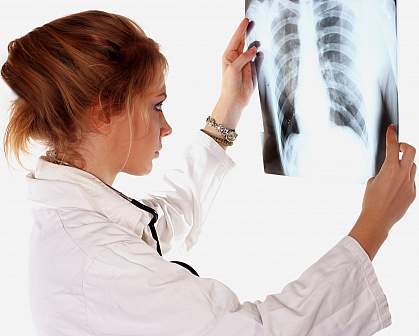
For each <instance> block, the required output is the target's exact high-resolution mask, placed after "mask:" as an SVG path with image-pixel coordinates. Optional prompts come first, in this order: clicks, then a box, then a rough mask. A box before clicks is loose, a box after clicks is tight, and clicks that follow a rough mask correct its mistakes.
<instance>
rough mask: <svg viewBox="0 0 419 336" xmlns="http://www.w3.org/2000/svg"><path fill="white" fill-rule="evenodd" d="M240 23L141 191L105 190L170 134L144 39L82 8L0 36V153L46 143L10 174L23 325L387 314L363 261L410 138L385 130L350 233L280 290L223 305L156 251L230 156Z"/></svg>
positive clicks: (312, 329) (362, 320)
mask: <svg viewBox="0 0 419 336" xmlns="http://www.w3.org/2000/svg"><path fill="white" fill-rule="evenodd" d="M248 23H249V22H248V20H247V19H243V21H242V22H241V23H240V25H239V26H238V28H237V30H236V32H235V33H234V34H233V36H232V38H231V41H230V43H229V44H228V47H227V49H226V51H225V53H224V55H223V57H222V70H223V77H222V93H221V95H220V97H219V100H218V102H217V104H216V106H215V108H214V110H213V111H212V115H211V116H210V117H211V118H208V120H207V123H206V125H205V126H204V128H203V129H202V130H198V129H197V130H196V131H193V132H194V134H193V141H191V144H190V145H189V146H188V147H187V149H186V150H185V151H184V152H183V153H182V163H183V165H182V168H181V169H174V170H171V171H168V172H167V174H166V175H165V177H164V183H165V185H166V187H167V188H166V189H164V190H163V191H161V192H155V193H150V194H147V197H144V199H141V201H139V200H135V199H133V198H130V197H128V196H127V195H124V194H123V193H122V192H120V191H118V190H115V189H114V188H113V187H112V186H111V185H112V183H113V181H114V179H115V177H116V175H117V174H118V173H120V172H125V173H128V174H131V175H145V174H148V173H149V172H150V171H151V169H152V160H153V159H155V158H156V157H158V152H159V150H160V149H162V139H163V137H165V136H167V135H169V134H170V133H171V127H170V126H169V124H168V123H167V121H166V119H165V116H164V113H163V111H162V103H163V101H164V99H165V98H166V92H165V91H166V90H165V82H164V78H165V73H166V68H167V62H166V59H165V57H164V56H163V55H162V54H161V53H160V52H159V46H158V44H157V43H155V42H154V41H153V40H152V39H150V38H148V37H147V36H146V35H145V33H144V32H143V31H142V30H141V28H140V27H139V26H138V25H137V24H136V23H134V22H133V21H131V20H130V19H128V18H126V17H124V16H121V15H117V14H112V13H106V12H101V11H94V10H92V11H86V12H81V13H76V14H72V15H69V16H66V17H62V18H59V19H57V20H54V21H52V22H49V23H47V24H45V25H43V26H42V27H38V28H36V29H34V30H33V31H31V32H29V33H28V34H27V35H25V36H23V37H21V38H18V39H16V40H14V41H12V42H10V44H9V48H8V51H9V54H8V59H7V61H6V62H5V64H4V65H3V66H2V69H1V75H2V77H3V79H4V80H5V82H6V83H7V84H8V85H9V87H10V88H11V89H12V90H13V92H15V93H16V95H17V98H16V100H15V101H14V102H13V105H12V109H11V115H10V120H9V124H8V127H7V130H6V134H5V140H4V146H5V151H6V156H8V155H9V154H10V152H13V153H14V154H15V156H16V157H17V158H18V160H19V151H21V150H25V151H27V149H26V148H27V147H26V144H27V141H28V140H29V139H30V138H31V139H34V140H36V141H39V142H40V143H42V144H44V145H46V146H47V148H49V150H48V151H47V152H46V155H43V156H40V157H39V158H38V161H37V165H36V167H35V169H33V170H31V172H30V173H29V174H28V175H27V176H26V179H27V182H28V198H29V200H30V201H31V202H32V206H33V217H34V221H33V230H32V236H31V251H30V286H31V287H30V299H31V301H30V302H31V309H32V313H33V322H34V326H35V327H36V329H37V330H38V332H39V335H51V336H52V335H54V336H58V335H79V336H81V335H147V336H153V335H156V336H157V335H158V336H164V335H170V336H173V335H230V336H231V335H240V336H250V335H253V336H259V335H260V336H261V335H284V336H301V335H312V336H320V335H321V336H325V335H336V336H338V335H339V336H343V335H357V336H367V335H372V334H373V333H375V332H377V331H378V330H381V329H383V328H385V327H387V326H388V325H390V323H391V317H390V312H389V308H388V304H387V300H386V296H385V294H384V293H383V290H382V288H381V287H380V284H379V282H378V280H377V277H376V274H375V272H374V269H373V266H372V263H371V261H372V259H373V258H374V256H375V254H376V253H377V251H378V249H379V248H380V246H381V245H382V244H383V242H384V241H385V239H386V238H387V236H388V233H389V231H390V229H391V227H392V226H393V224H395V223H396V222H397V221H398V220H399V219H400V218H401V217H402V216H403V215H404V213H405V212H406V210H407V208H408V207H409V205H410V204H411V203H412V201H413V200H414V198H415V193H416V186H415V182H414V180H415V174H416V165H415V163H414V162H413V161H414V156H415V148H413V147H412V146H410V145H408V144H406V143H400V144H399V143H398V142H397V136H396V131H395V129H394V128H392V127H390V128H388V130H387V152H386V159H385V162H384V164H383V166H382V169H381V171H380V172H379V174H378V175H377V176H376V177H375V178H371V179H370V180H369V181H368V184H367V186H366V190H365V196H364V200H363V204H362V211H361V213H360V216H359V218H358V220H357V222H356V223H355V225H354V226H353V228H352V229H351V230H350V232H349V233H348V235H347V236H345V237H343V238H342V239H341V240H340V241H339V242H337V244H336V245H335V246H333V247H332V248H331V249H330V250H329V251H328V252H327V253H326V254H325V255H324V256H322V257H321V258H320V259H319V260H318V261H317V262H315V263H314V264H313V265H312V266H311V267H309V268H308V269H307V270H305V271H304V272H303V273H302V274H301V276H300V277H299V278H298V279H297V280H295V281H293V282H291V283H289V284H288V285H287V286H286V287H285V288H284V289H283V291H282V292H281V293H276V294H270V295H268V296H267V297H266V299H265V300H264V301H259V300H258V301H255V302H239V300H238V298H237V296H236V295H235V293H234V292H233V291H232V290H231V289H230V288H228V287H227V286H225V285H224V284H222V283H220V282H219V281H217V280H214V279H210V278H201V277H199V276H198V274H197V273H196V272H195V270H194V269H193V267H191V266H189V265H186V264H184V263H182V262H180V261H174V262H170V261H167V260H165V259H164V258H163V257H162V255H163V254H164V253H167V252H168V251H169V250H170V248H171V246H172V244H173V242H174V240H175V239H176V240H179V241H184V243H185V244H186V246H187V247H189V248H190V247H191V246H192V245H193V244H194V242H195V241H196V239H197V236H198V234H199V231H200V228H201V226H202V224H203V222H204V220H205V218H206V215H207V213H208V211H209V209H210V206H211V202H212V199H213V197H212V196H214V195H215V194H216V192H217V190H218V189H219V187H220V184H221V182H222V180H223V177H224V175H225V174H226V173H227V172H228V171H229V170H230V169H231V168H232V167H233V166H234V164H235V163H234V162H233V161H232V159H231V158H230V157H229V156H228V155H227V154H226V151H225V150H226V148H227V146H229V145H231V144H232V143H233V141H234V138H235V135H234V133H233V130H234V129H235V128H236V126H237V124H238V121H239V119H240V115H241V113H242V111H243V109H244V108H245V107H246V105H247V103H248V101H249V99H250V97H251V95H252V92H253V91H254V84H255V82H254V78H255V77H254V74H255V73H254V65H253V62H252V59H253V58H254V56H255V54H256V50H255V49H254V48H251V49H248V50H246V51H244V50H243V49H244V44H245V34H246V28H247V26H248ZM399 150H400V151H401V152H403V157H402V159H401V160H399ZM19 162H20V161H19Z"/></svg>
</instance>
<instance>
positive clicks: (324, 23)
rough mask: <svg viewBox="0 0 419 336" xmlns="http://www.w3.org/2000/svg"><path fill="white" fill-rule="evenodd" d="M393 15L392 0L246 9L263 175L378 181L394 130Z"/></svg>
mask: <svg viewBox="0 0 419 336" xmlns="http://www.w3.org/2000/svg"><path fill="white" fill-rule="evenodd" d="M395 15H396V5H395V2H394V1H393V0H300V1H298V0H294V1H292V0H265V1H263V0H247V1H246V16H247V17H248V18H249V19H251V20H252V21H253V23H252V26H253V27H252V29H251V31H249V32H248V35H247V40H248V44H249V45H251V44H252V43H254V42H255V41H258V44H259V45H260V48H259V51H260V52H259V54H258V56H257V58H256V60H255V62H256V65H257V79H258V87H259V96H260V102H261V108H262V117H263V126H264V133H263V160H264V167H265V172H266V173H271V174H280V175H290V176H319V175H322V176H327V177H329V176H330V177H340V178H342V177H344V178H345V179H348V178H349V179H352V180H356V181H361V182H364V181H365V180H366V179H367V178H369V177H370V176H371V175H375V174H376V173H377V172H378V170H379V169H380V167H381V164H382V162H383V160H384V156H385V129H386V128H387V126H388V125H389V124H390V123H395V124H397V123H398V106H397V85H396V77H397V75H396V73H397V70H396V69H397V59H396V55H397V52H396V24H395V23H396V16H395ZM383 138H384V140H383Z"/></svg>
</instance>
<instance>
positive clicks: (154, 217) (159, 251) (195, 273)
mask: <svg viewBox="0 0 419 336" xmlns="http://www.w3.org/2000/svg"><path fill="white" fill-rule="evenodd" d="M105 184H106V185H107V186H108V187H110V188H111V189H113V190H114V191H116V192H117V193H118V194H119V195H120V196H122V197H123V198H125V199H126V200H128V201H129V202H131V204H133V205H135V206H136V207H137V208H140V209H142V210H144V211H147V212H148V213H151V215H152V216H153V218H152V219H151V221H150V223H149V224H148V226H149V227H150V230H151V236H152V237H153V239H154V240H155V241H156V242H157V252H158V253H159V255H160V256H162V253H161V248H160V241H159V237H158V236H157V231H156V228H155V226H154V224H155V223H156V222H157V220H158V218H159V216H158V214H157V212H156V211H155V210H154V209H153V208H150V207H149V206H147V205H145V204H142V203H140V202H139V201H137V200H136V199H134V198H131V197H128V196H126V195H124V194H123V193H121V192H120V191H118V190H116V189H115V188H113V187H112V186H110V185H109V184H107V183H105ZM171 262H172V263H175V264H178V265H180V266H182V267H184V268H186V269H187V270H188V271H189V272H191V273H192V274H193V275H196V276H198V277H199V274H198V272H197V271H195V270H194V269H193V267H192V266H190V265H188V264H187V263H184V262H182V261H175V260H172V261H171Z"/></svg>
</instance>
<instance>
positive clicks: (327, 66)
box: [313, 0, 367, 142]
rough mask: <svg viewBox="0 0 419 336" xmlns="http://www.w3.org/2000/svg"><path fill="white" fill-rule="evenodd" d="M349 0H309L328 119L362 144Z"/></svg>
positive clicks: (363, 134)
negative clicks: (312, 13) (354, 134)
mask: <svg viewBox="0 0 419 336" xmlns="http://www.w3.org/2000/svg"><path fill="white" fill-rule="evenodd" d="M351 1H354V0H348V1H339V0H313V10H314V16H315V18H316V33H317V46H318V51H319V61H320V67H321V72H322V76H323V78H324V80H325V84H326V87H327V90H328V94H329V98H330V120H331V122H333V123H334V124H336V125H339V126H348V127H350V128H351V129H352V130H353V131H354V132H355V133H356V134H358V136H359V137H361V139H363V141H364V142H366V141H367V134H366V125H365V119H364V117H363V114H362V111H363V109H362V106H363V98H362V95H361V92H360V90H359V88H358V87H357V85H356V83H355V81H354V80H353V77H354V74H355V73H354V60H355V57H356V47H355V43H354V42H356V41H353V39H354V36H353V30H354V20H355V16H354V13H353V11H352V10H351V8H350V3H351ZM343 2H345V4H343Z"/></svg>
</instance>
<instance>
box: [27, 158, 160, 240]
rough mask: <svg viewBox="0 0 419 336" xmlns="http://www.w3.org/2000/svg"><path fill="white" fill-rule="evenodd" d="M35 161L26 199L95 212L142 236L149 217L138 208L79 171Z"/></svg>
mask: <svg viewBox="0 0 419 336" xmlns="http://www.w3.org/2000/svg"><path fill="white" fill-rule="evenodd" d="M44 158H45V157H44V156H40V157H39V158H38V161H37V164H36V167H35V169H34V170H32V171H31V172H30V173H29V174H27V175H26V181H27V191H28V199H29V201H30V202H33V203H35V204H36V205H37V206H41V207H48V208H79V209H85V210H88V211H94V212H97V213H100V214H102V215H104V216H105V217H107V218H108V219H109V221H111V222H113V223H116V224H118V225H121V226H124V227H126V228H128V229H130V230H132V231H134V232H135V234H137V235H139V236H141V235H142V232H143V229H144V227H145V226H146V225H148V223H149V222H150V220H151V218H152V215H151V214H149V213H148V212H146V211H143V210H141V209H139V208H137V207H136V206H135V205H133V204H131V202H130V201H129V200H127V199H125V198H123V197H122V196H120V195H119V194H118V193H117V192H116V191H114V190H113V189H111V188H109V186H107V185H106V184H105V183H103V182H102V181H101V180H100V179H99V178H97V177H96V176H94V175H93V174H90V173H88V172H86V171H84V170H82V169H78V168H75V167H69V166H65V165H59V164H55V163H52V162H49V161H47V160H45V159H44Z"/></svg>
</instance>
